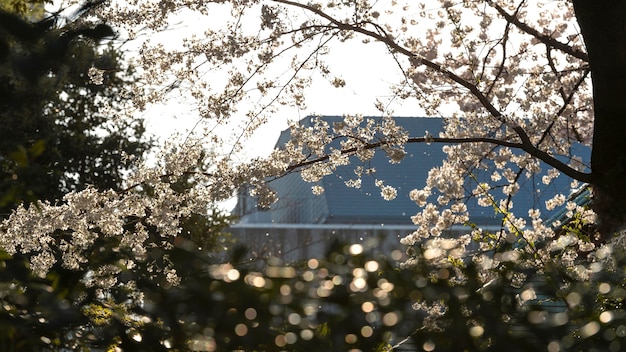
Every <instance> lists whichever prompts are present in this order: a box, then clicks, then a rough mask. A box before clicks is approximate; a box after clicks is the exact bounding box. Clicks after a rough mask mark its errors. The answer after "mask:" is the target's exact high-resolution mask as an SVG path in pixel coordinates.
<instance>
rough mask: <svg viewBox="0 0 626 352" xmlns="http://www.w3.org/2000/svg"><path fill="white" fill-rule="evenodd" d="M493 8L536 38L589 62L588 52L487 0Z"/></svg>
mask: <svg viewBox="0 0 626 352" xmlns="http://www.w3.org/2000/svg"><path fill="white" fill-rule="evenodd" d="M487 2H488V3H489V4H490V5H491V6H492V7H493V8H495V9H496V11H498V13H500V15H501V16H502V17H504V19H505V20H506V21H507V22H509V23H512V24H514V25H515V26H516V27H517V28H519V29H520V30H521V31H522V32H524V33H526V34H529V35H531V36H533V37H535V38H537V39H538V40H539V41H540V42H542V43H544V44H546V45H548V46H551V47H553V48H555V49H559V50H561V51H562V52H564V53H566V54H569V55H572V56H573V57H575V58H578V59H580V60H583V61H585V62H589V56H588V55H587V53H585V52H583V51H580V50H577V49H575V48H572V47H571V46H569V45H567V44H565V43H561V42H560V41H558V40H556V39H554V38H552V37H550V36H549V35H545V34H541V33H539V31H537V30H536V29H534V28H532V27H530V26H529V25H527V24H526V23H523V22H521V21H520V20H519V19H518V18H517V17H515V16H513V15H511V14H510V13H508V12H506V11H505V10H504V9H503V8H502V7H500V5H498V4H496V3H495V2H494V1H487Z"/></svg>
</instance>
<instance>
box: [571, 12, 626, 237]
mask: <svg viewBox="0 0 626 352" xmlns="http://www.w3.org/2000/svg"><path fill="white" fill-rule="evenodd" d="M573 4H574V10H575V12H576V17H577V20H578V23H579V25H580V28H581V32H582V35H583V38H584V40H585V44H586V46H587V52H588V54H589V64H590V66H591V79H592V83H593V104H594V135H593V149H592V152H591V169H592V175H593V178H592V179H593V182H592V183H593V186H594V200H593V205H594V209H595V210H596V212H597V213H598V216H599V218H600V219H599V220H600V225H601V229H603V230H604V231H611V230H615V229H616V228H618V227H621V226H622V225H623V224H624V223H626V1H624V0H573ZM605 235H606V234H605Z"/></svg>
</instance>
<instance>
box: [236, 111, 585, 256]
mask: <svg viewBox="0 0 626 352" xmlns="http://www.w3.org/2000/svg"><path fill="white" fill-rule="evenodd" d="M320 118H322V119H323V120H325V121H327V122H328V123H329V124H331V125H332V123H335V122H340V121H342V120H343V118H342V117H339V116H322V117H320ZM313 119H314V117H311V116H309V117H306V118H304V119H303V120H301V121H300V123H301V124H303V125H305V126H307V125H308V126H311V125H312V120H313ZM373 119H380V118H373ZM394 119H395V122H396V124H397V125H399V126H402V127H403V128H404V129H405V130H406V131H408V132H409V134H410V136H424V135H425V134H426V131H429V132H430V133H431V134H432V135H438V133H439V132H440V131H441V130H442V128H443V120H442V119H439V118H421V117H397V118H394ZM289 138H290V131H289V130H285V131H283V132H282V134H281V136H280V138H279V140H278V142H277V143H276V147H277V148H280V147H281V146H283V145H284V144H285V143H286V142H287V141H288V140H289ZM336 147H338V142H337V146H336ZM405 150H406V153H407V154H406V156H405V158H404V160H403V161H402V162H401V163H399V164H391V163H389V161H388V158H387V157H386V156H385V155H384V152H377V153H376V154H375V156H374V158H373V159H372V160H370V161H368V162H366V163H365V164H364V165H363V166H364V167H365V168H369V169H373V170H375V172H374V173H372V174H371V175H365V176H363V180H362V184H361V187H360V188H358V189H355V188H349V187H347V186H346V185H345V184H344V182H345V181H347V180H349V179H350V178H352V177H353V176H354V173H353V170H354V164H358V163H362V162H361V161H359V160H358V159H357V158H356V157H354V160H351V161H352V162H353V163H354V164H353V165H348V166H342V167H339V168H338V169H337V170H336V172H335V173H334V174H333V175H329V176H326V177H324V178H323V179H322V180H321V181H320V184H319V185H320V186H322V187H323V188H324V189H325V191H324V192H323V193H322V194H320V195H314V194H313V193H312V192H311V187H312V186H313V185H314V184H312V183H308V182H305V181H303V180H302V178H301V177H300V175H299V174H298V173H292V174H288V175H286V176H284V177H281V178H278V179H276V180H274V181H272V182H271V184H270V186H271V187H272V189H273V190H274V191H276V193H277V194H278V197H279V200H278V202H277V203H275V204H273V205H272V206H271V207H270V208H269V209H262V208H260V207H257V204H256V201H255V199H254V198H253V197H251V196H249V195H248V194H245V193H242V194H240V195H239V198H238V202H237V205H236V207H235V209H234V210H233V213H234V215H236V216H237V217H238V218H239V221H238V222H237V223H236V224H235V225H233V226H232V227H231V229H230V231H231V233H233V235H234V236H235V237H236V238H238V239H239V240H240V241H241V242H242V243H244V244H246V245H247V246H248V247H249V250H250V255H251V257H256V258H259V257H268V256H274V257H279V258H282V259H284V260H285V261H288V262H289V261H296V260H303V259H307V258H311V257H319V256H322V255H323V254H324V252H325V250H326V248H327V247H328V245H329V244H330V243H331V242H332V241H334V240H339V241H342V242H348V243H361V244H363V247H364V248H365V249H366V250H371V251H376V252H382V253H386V254H390V253H392V254H393V255H394V257H399V256H400V254H399V253H401V252H403V251H404V250H403V249H402V248H401V246H400V243H399V241H400V239H401V238H403V237H405V236H406V235H408V234H410V233H411V232H413V231H414V230H415V225H413V224H412V222H411V216H412V215H414V214H416V213H418V212H419V211H420V210H421V208H420V207H419V206H417V205H416V204H415V203H414V202H413V201H412V200H411V199H409V197H408V194H409V192H410V191H411V190H412V189H416V188H422V187H423V186H424V185H425V181H426V178H427V176H428V172H429V171H430V170H431V169H432V168H433V167H436V166H439V165H441V163H442V161H443V160H444V159H445V154H444V153H443V151H442V145H436V144H431V145H428V144H426V143H412V144H407V145H406V147H405ZM581 151H582V152H583V155H585V153H586V155H589V151H586V150H585V149H584V147H581ZM579 152H580V151H579ZM579 155H580V153H579ZM487 166H489V165H487ZM548 168H549V167H543V168H542V169H543V171H542V173H539V174H536V175H533V176H532V177H530V178H527V177H520V179H519V181H518V182H519V184H520V190H519V192H518V193H517V194H516V196H515V197H514V200H513V203H514V208H513V209H514V211H515V212H516V214H528V210H529V209H531V208H533V207H540V208H544V204H545V201H546V200H547V199H550V198H551V197H552V196H553V195H554V194H556V193H557V192H558V193H563V194H566V195H567V194H569V192H570V182H571V180H570V179H568V178H567V177H566V176H564V175H563V176H561V177H559V178H557V179H555V180H554V181H553V182H552V183H550V184H549V185H544V184H543V183H542V176H543V175H545V174H546V173H547V169H548ZM474 175H475V177H476V178H477V180H486V179H487V178H488V177H489V176H490V175H491V172H490V171H489V170H488V169H487V170H475V172H474ZM376 179H380V180H384V181H385V184H388V185H391V186H394V187H395V188H396V189H397V190H398V197H397V198H396V199H394V200H391V201H386V200H384V199H383V198H382V197H381V196H380V189H379V188H378V187H377V186H376V185H375V180H376ZM472 182H473V183H474V186H475V185H476V181H475V180H469V179H468V182H467V184H468V185H469V186H468V189H471V188H473V187H472V186H471V183H472ZM490 183H492V182H491V181H490ZM466 204H467V207H468V210H469V212H470V219H471V221H472V222H473V223H474V224H476V225H478V226H480V227H482V228H493V229H494V230H495V229H498V228H500V224H501V217H502V215H501V214H496V212H495V211H494V210H493V209H492V208H490V207H481V206H478V204H476V201H475V200H473V199H469V200H468V201H467V203H466ZM544 216H545V217H546V218H547V217H549V216H550V214H544ZM467 231H468V227H465V226H457V227H454V228H452V229H451V230H450V231H449V233H447V235H450V236H453V235H455V234H459V233H467ZM394 251H395V252H394Z"/></svg>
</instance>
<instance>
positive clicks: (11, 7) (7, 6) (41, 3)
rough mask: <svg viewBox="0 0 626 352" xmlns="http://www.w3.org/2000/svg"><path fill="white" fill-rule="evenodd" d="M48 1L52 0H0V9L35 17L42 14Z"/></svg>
mask: <svg viewBox="0 0 626 352" xmlns="http://www.w3.org/2000/svg"><path fill="white" fill-rule="evenodd" d="M50 3H52V0H0V11H5V12H11V13H15V14H18V15H21V16H25V17H27V18H29V19H36V18H41V17H42V16H43V15H44V13H45V5H46V4H50Z"/></svg>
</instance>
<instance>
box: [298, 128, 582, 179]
mask: <svg viewBox="0 0 626 352" xmlns="http://www.w3.org/2000/svg"><path fill="white" fill-rule="evenodd" d="M406 143H447V144H464V143H489V144H494V145H499V146H503V147H510V148H516V149H521V150H524V151H525V152H527V153H528V154H530V155H532V156H534V157H536V158H538V159H540V160H541V161H543V162H545V163H546V164H548V165H550V166H552V167H554V168H555V169H557V170H559V171H561V172H562V173H564V174H566V175H567V176H569V177H571V178H573V179H576V180H578V181H581V182H591V174H590V173H584V172H581V171H578V170H575V169H573V168H571V167H569V166H568V165H567V164H565V163H564V162H562V161H560V160H558V159H556V158H554V157H553V156H551V155H550V154H548V153H546V152H544V151H543V150H539V149H537V148H535V147H533V145H532V144H530V141H528V143H516V142H508V141H504V140H501V139H496V138H488V137H473V138H441V137H428V138H427V137H413V138H409V139H408V140H407V142H406ZM393 144H396V143H393V142H388V141H379V142H376V143H365V144H363V146H361V147H353V148H348V149H342V150H341V154H342V155H352V154H354V153H356V152H357V151H359V150H369V149H376V148H380V147H383V146H386V145H393ZM328 159H330V155H322V156H319V157H317V158H313V159H308V160H305V161H302V162H299V163H296V164H293V165H290V166H289V167H288V168H287V169H286V172H287V173H289V172H292V171H297V170H299V169H302V168H304V167H307V166H310V165H313V164H317V163H321V162H325V161H328Z"/></svg>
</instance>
